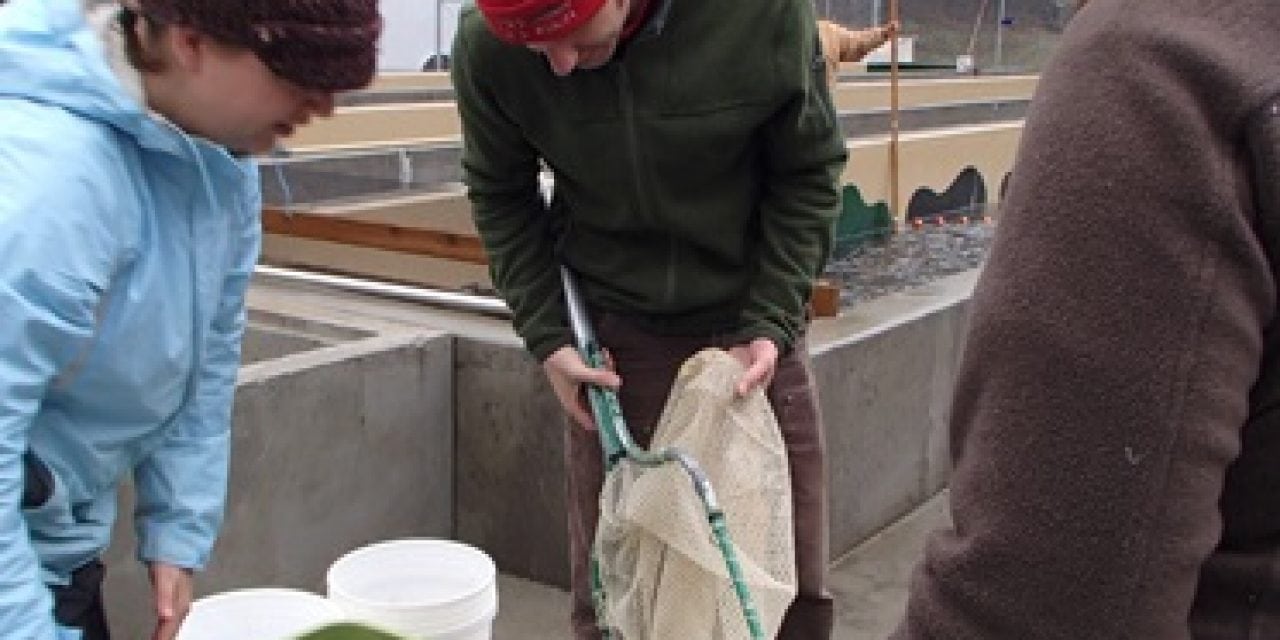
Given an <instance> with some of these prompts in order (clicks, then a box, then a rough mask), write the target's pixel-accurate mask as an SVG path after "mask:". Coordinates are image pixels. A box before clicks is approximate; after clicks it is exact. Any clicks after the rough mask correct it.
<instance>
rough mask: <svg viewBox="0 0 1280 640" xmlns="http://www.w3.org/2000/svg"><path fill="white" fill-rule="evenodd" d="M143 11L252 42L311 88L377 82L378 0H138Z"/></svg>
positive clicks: (284, 73) (235, 41)
mask: <svg viewBox="0 0 1280 640" xmlns="http://www.w3.org/2000/svg"><path fill="white" fill-rule="evenodd" d="M126 4H136V6H137V9H138V11H139V12H140V13H142V14H143V15H146V16H148V17H150V18H152V19H155V20H158V21H160V22H163V23H169V24H181V25H186V26H188V27H191V28H193V29H196V30H198V31H200V32H202V33H206V34H208V35H210V36H213V37H214V38H217V39H218V40H221V41H223V42H226V43H227V44H232V45H239V46H243V47H246V48H248V49H250V50H252V51H254V52H255V53H257V54H258V57H259V58H261V59H262V61H263V62H264V63H265V64H266V65H267V68H269V69H271V70H272V71H273V72H275V73H276V75H279V76H281V77H283V78H285V79H287V80H290V81H292V82H294V83H295V84H297V85H299V86H302V87H306V88H308V89H319V90H322V91H346V90H350V89H359V88H361V87H364V86H366V85H368V84H369V82H370V81H372V80H373V74H374V70H375V68H376V66H377V47H376V44H377V41H378V34H379V33H381V31H382V18H381V16H379V14H378V3H377V0H134V1H133V2H130V3H126Z"/></svg>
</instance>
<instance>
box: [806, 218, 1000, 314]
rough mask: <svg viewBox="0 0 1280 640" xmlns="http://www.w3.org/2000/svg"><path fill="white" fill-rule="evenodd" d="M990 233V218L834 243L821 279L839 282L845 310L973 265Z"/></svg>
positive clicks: (977, 262)
mask: <svg viewBox="0 0 1280 640" xmlns="http://www.w3.org/2000/svg"><path fill="white" fill-rule="evenodd" d="M994 231H995V226H994V224H992V223H990V222H968V223H961V222H954V221H953V222H947V223H945V224H941V225H939V224H933V223H931V224H926V225H923V226H918V227H913V228H907V229H904V230H901V231H899V232H898V233H894V234H891V235H889V236H887V237H884V238H873V239H869V240H866V241H864V242H862V243H860V244H858V245H856V246H854V247H852V248H851V249H848V248H844V249H842V248H840V247H837V249H836V251H835V256H834V258H833V259H832V260H831V262H830V264H829V265H828V266H827V272H826V274H825V275H824V277H826V278H827V279H828V280H831V281H832V282H833V283H835V284H837V285H839V287H840V306H841V307H842V308H847V307H849V306H852V305H853V304H855V303H857V302H862V301H866V300H871V299H873V298H877V297H880V296H883V295H886V294H889V293H895V292H898V291H903V290H905V289H910V288H912V287H918V286H920V285H923V284H928V283H929V282H931V281H933V280H936V279H938V278H941V277H943V276H947V275H951V274H954V273H959V272H961V271H967V270H969V269H973V268H975V267H977V266H979V265H980V264H982V260H983V259H984V258H985V257H986V255H987V248H988V247H990V245H991V237H992V234H993V233H994Z"/></svg>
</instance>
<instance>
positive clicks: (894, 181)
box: [889, 0, 902, 220]
mask: <svg viewBox="0 0 1280 640" xmlns="http://www.w3.org/2000/svg"><path fill="white" fill-rule="evenodd" d="M889 22H890V24H899V16H898V0H890V2H889ZM898 75H899V70H898V34H897V33H894V34H893V38H891V39H890V40H889V214H890V215H892V216H893V219H894V220H900V219H901V218H902V211H901V210H900V209H899V207H898V205H899V202H898V133H899V128H900V127H899V124H900V123H899V118H898V81H899V78H898Z"/></svg>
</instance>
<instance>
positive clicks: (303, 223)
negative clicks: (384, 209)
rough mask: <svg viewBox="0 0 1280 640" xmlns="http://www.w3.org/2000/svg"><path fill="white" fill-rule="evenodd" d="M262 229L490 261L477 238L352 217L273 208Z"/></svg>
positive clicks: (268, 210)
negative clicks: (288, 211)
mask: <svg viewBox="0 0 1280 640" xmlns="http://www.w3.org/2000/svg"><path fill="white" fill-rule="evenodd" d="M262 230H263V231H265V232H266V233H273V234H276V235H283V236H291V237H294V238H306V239H308V240H325V241H328V242H336V243H339V244H346V245H352V246H357V247H368V248H370V249H382V250H384V251H394V252H397V253H407V254H412V255H419V256H430V257H433V258H445V259H448V260H456V261H458V262H465V263H469V264H488V263H489V260H488V258H487V257H486V256H485V253H484V246H483V245H482V244H481V243H480V238H478V237H476V236H471V235H462V234H457V233H449V232H445V231H433V230H431V229H419V228H416V227H402V226H398V225H392V224H385V223H381V222H366V221H362V220H351V219H349V218H341V217H338V216H330V215H320V214H315V213H302V212H291V213H285V212H284V211H281V210H280V209H276V208H273V207H266V208H264V209H263V210H262Z"/></svg>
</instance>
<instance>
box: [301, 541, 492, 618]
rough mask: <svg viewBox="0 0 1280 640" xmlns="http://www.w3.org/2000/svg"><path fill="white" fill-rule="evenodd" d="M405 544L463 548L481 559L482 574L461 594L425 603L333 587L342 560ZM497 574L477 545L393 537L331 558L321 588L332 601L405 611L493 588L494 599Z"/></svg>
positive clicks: (465, 596)
mask: <svg viewBox="0 0 1280 640" xmlns="http://www.w3.org/2000/svg"><path fill="white" fill-rule="evenodd" d="M406 543H409V544H420V543H428V544H432V545H439V546H444V547H453V548H456V549H460V550H463V551H465V552H466V553H468V554H470V555H471V556H472V557H475V558H478V559H481V560H483V561H484V563H483V564H484V574H483V576H482V579H481V580H480V581H479V584H478V585H477V586H476V587H475V588H474V589H471V590H468V591H466V592H464V593H460V594H458V595H455V596H452V597H445V598H439V599H435V600H430V601H428V602H422V603H403V602H380V601H377V600H371V599H368V598H364V597H359V596H356V595H355V594H352V593H351V592H350V591H348V590H346V589H341V588H336V587H335V583H334V580H333V576H334V573H335V572H336V571H338V569H339V568H340V567H341V566H342V565H343V564H344V563H349V562H352V561H354V560H355V559H356V558H358V557H360V556H364V555H368V554H372V553H375V552H377V551H379V550H381V549H382V548H384V547H390V546H396V545H403V544H406ZM497 574H498V567H497V565H496V564H494V562H493V558H491V557H490V556H489V554H487V553H485V552H484V551H482V550H481V549H480V548H478V547H475V546H473V545H470V544H467V543H465V542H459V541H457V540H450V539H448V538H397V539H394V540H383V541H380V542H374V543H371V544H367V545H365V546H362V547H358V548H356V549H352V550H351V551H348V552H346V553H344V554H342V556H341V557H339V558H338V559H337V560H334V561H333V564H331V565H329V569H328V570H327V571H325V587H326V590H327V593H328V598H329V599H330V600H334V599H335V598H336V599H338V600H345V601H348V602H351V603H352V604H355V605H357V606H361V607H370V608H374V609H383V610H387V611H406V610H413V609H420V608H422V607H423V605H424V604H425V605H447V604H453V603H456V602H461V601H465V600H469V599H472V598H475V597H476V596H477V595H480V594H482V593H484V592H485V591H489V590H493V591H495V599H496V589H497ZM335 606H338V608H339V609H341V608H342V607H341V606H340V605H338V604H337V603H335ZM495 607H496V604H495Z"/></svg>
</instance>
